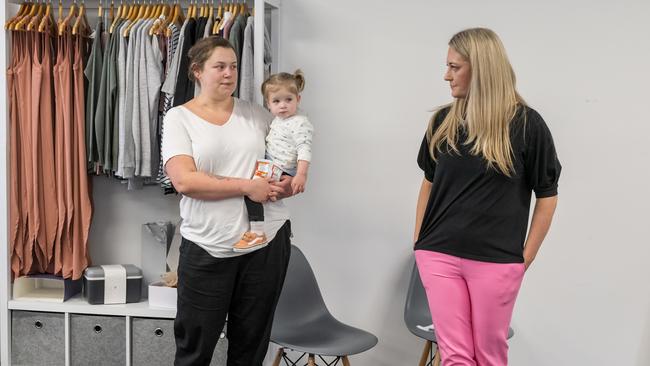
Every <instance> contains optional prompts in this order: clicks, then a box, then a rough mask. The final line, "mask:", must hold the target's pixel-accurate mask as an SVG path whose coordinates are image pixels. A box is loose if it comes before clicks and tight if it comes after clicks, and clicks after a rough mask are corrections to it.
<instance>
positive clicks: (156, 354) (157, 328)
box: [131, 318, 228, 366]
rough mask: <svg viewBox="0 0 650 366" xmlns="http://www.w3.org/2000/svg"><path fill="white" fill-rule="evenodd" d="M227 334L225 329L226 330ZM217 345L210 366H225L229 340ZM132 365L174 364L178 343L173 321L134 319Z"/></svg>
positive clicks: (221, 340)
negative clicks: (175, 339)
mask: <svg viewBox="0 0 650 366" xmlns="http://www.w3.org/2000/svg"><path fill="white" fill-rule="evenodd" d="M224 332H225V329H224ZM224 335H225V333H222V338H221V339H220V340H219V342H218V343H217V347H216V348H215V350H214V354H213V355H212V362H211V363H210V366H225V365H226V356H227V352H228V340H227V339H226V338H225V337H224ZM131 344H132V347H131V365H132V366H149V365H156V366H167V365H169V366H171V365H173V364H174V354H175V353H176V343H175V341H174V320H173V319H150V318H133V321H132V323H131Z"/></svg>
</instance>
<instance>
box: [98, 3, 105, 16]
mask: <svg viewBox="0 0 650 366" xmlns="http://www.w3.org/2000/svg"><path fill="white" fill-rule="evenodd" d="M103 13H104V8H103V7H102V0H99V5H97V18H99V19H101V18H102V16H103V15H104V14H103Z"/></svg>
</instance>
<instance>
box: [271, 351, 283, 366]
mask: <svg viewBox="0 0 650 366" xmlns="http://www.w3.org/2000/svg"><path fill="white" fill-rule="evenodd" d="M283 353H284V348H280V349H279V350H278V354H277V355H275V360H273V366H280V361H282V354H283Z"/></svg>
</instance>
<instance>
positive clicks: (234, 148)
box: [162, 98, 289, 258]
mask: <svg viewBox="0 0 650 366" xmlns="http://www.w3.org/2000/svg"><path fill="white" fill-rule="evenodd" d="M272 118H273V116H272V115H271V114H270V113H269V112H268V111H267V110H265V109H264V108H262V107H261V106H259V105H257V104H254V103H251V102H248V101H242V100H239V99H237V98H235V106H234V108H233V112H232V114H231V115H230V118H229V119H228V121H227V122H226V123H225V124H223V125H222V126H218V125H215V124H213V123H210V122H208V121H206V120H204V119H202V118H200V117H199V116H197V115H195V114H194V113H192V112H191V111H190V110H189V109H187V108H185V107H183V106H178V107H174V108H172V109H170V110H169V111H168V112H167V115H166V116H165V119H164V122H163V123H164V134H163V139H162V155H163V164H167V161H168V160H169V159H170V158H172V157H174V156H177V155H188V156H191V157H192V158H194V163H195V164H196V168H197V169H198V170H199V171H203V172H206V173H210V174H214V175H218V176H223V177H232V178H245V179H249V178H251V176H252V174H253V170H254V168H255V163H256V161H257V159H263V158H264V150H265V144H264V139H265V137H266V134H267V132H268V130H269V122H270V121H271V119H272ZM180 211H181V217H182V218H183V223H182V225H181V235H182V236H183V237H184V238H186V239H188V240H191V241H193V242H194V243H196V244H198V245H199V246H200V247H202V248H203V249H205V250H206V251H207V252H208V253H210V255H212V256H214V257H222V258H223V257H233V256H237V255H240V254H241V253H236V252H234V251H233V250H232V247H233V245H235V244H236V243H237V242H238V241H239V240H240V239H241V236H242V234H243V233H244V232H246V231H248V230H249V222H248V213H247V211H246V205H245V204H244V198H243V197H233V198H228V199H223V200H201V199H194V198H191V197H187V196H183V197H182V198H181V202H180ZM264 218H265V231H266V235H267V238H268V240H269V241H270V240H273V238H274V237H275V234H276V233H277V231H278V230H279V229H280V228H281V227H282V225H283V224H284V223H285V221H286V220H288V219H289V210H288V208H287V207H286V206H285V205H284V203H283V202H282V200H279V201H276V202H267V203H265V204H264Z"/></svg>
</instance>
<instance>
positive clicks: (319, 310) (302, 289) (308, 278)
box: [274, 245, 331, 324]
mask: <svg viewBox="0 0 650 366" xmlns="http://www.w3.org/2000/svg"><path fill="white" fill-rule="evenodd" d="M321 316H331V315H330V313H329V311H328V310H327V306H326V305H325V301H324V300H323V296H322V295H321V292H320V288H319V287H318V282H317V281H316V277H315V276H314V272H313V271H312V269H311V266H310V265H309V262H308V261H307V258H306V257H305V255H304V254H303V253H302V251H301V250H300V249H298V247H296V246H295V245H292V246H291V258H290V259H289V267H288V268H287V276H286V278H285V280H284V286H283V287H282V293H281V294H280V300H279V301H278V306H277V308H276V310H275V318H274V324H300V323H302V322H303V321H306V320H310V319H315V318H318V317H321Z"/></svg>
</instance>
